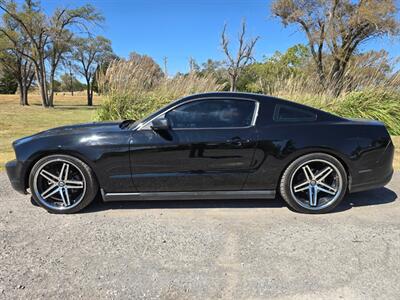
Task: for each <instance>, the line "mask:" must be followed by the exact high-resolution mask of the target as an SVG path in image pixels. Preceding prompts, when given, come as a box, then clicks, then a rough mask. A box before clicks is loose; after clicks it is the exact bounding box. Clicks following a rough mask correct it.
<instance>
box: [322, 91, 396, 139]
mask: <svg viewBox="0 0 400 300" xmlns="http://www.w3.org/2000/svg"><path fill="white" fill-rule="evenodd" d="M326 109H327V110H328V111H331V112H332V113H335V114H337V115H339V116H343V117H348V118H363V119H374V120H379V121H382V122H383V123H385V125H386V127H387V128H388V130H389V132H390V133H391V134H393V135H400V93H399V92H396V91H383V90H366V91H362V92H352V93H350V94H348V95H346V96H344V97H343V98H342V99H339V101H335V102H331V103H330V104H329V105H327V107H326Z"/></svg>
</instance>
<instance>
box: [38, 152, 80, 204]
mask: <svg viewBox="0 0 400 300" xmlns="http://www.w3.org/2000/svg"><path fill="white" fill-rule="evenodd" d="M33 183H34V184H33V189H34V191H33V192H34V193H35V194H36V196H37V198H38V199H39V201H41V202H42V203H43V204H44V205H45V206H47V207H50V208H52V209H56V210H64V209H70V208H73V207H75V206H77V205H78V204H79V203H80V202H81V201H82V199H83V197H84V196H85V192H86V180H85V177H84V176H83V173H82V171H81V170H80V169H79V168H78V167H77V166H76V165H75V164H73V163H71V162H69V161H66V160H63V159H54V160H50V161H48V162H46V163H45V164H43V165H42V166H40V168H39V169H38V170H37V171H36V173H35V175H34V179H33Z"/></svg>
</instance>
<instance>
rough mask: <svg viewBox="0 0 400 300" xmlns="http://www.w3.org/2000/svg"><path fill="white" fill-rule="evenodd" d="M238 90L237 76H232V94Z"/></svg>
mask: <svg viewBox="0 0 400 300" xmlns="http://www.w3.org/2000/svg"><path fill="white" fill-rule="evenodd" d="M236 89H237V75H231V89H230V91H231V92H235V91H236Z"/></svg>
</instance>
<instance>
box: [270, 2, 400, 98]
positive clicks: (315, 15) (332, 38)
mask: <svg viewBox="0 0 400 300" xmlns="http://www.w3.org/2000/svg"><path fill="white" fill-rule="evenodd" d="M396 12H397V8H396V4H395V1H394V0H366V1H362V0H359V1H352V0H276V1H274V3H273V4H272V13H273V14H274V15H275V16H277V17H279V18H281V20H282V22H283V24H284V25H288V24H298V25H299V26H300V28H301V29H302V30H303V31H304V32H305V34H306V37H307V39H308V46H309V49H310V52H311V54H312V57H313V60H314V62H315V65H316V71H317V74H318V77H319V81H320V84H321V87H322V88H324V89H326V88H330V89H331V90H332V91H333V93H334V95H336V96H337V95H339V94H340V92H341V91H342V89H343V80H344V75H345V73H346V68H347V66H348V64H349V61H350V59H351V57H352V56H353V55H354V54H355V53H356V50H357V47H358V46H359V45H360V44H361V43H362V42H364V41H366V40H369V39H371V38H374V37H378V36H383V35H388V34H393V35H395V34H398V32H399V24H398V22H397V20H396ZM326 54H328V55H329V56H331V57H333V60H326V59H325V56H326Z"/></svg>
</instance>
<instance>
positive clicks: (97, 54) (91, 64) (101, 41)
mask: <svg viewBox="0 0 400 300" xmlns="http://www.w3.org/2000/svg"><path fill="white" fill-rule="evenodd" d="M111 54H112V48H111V41H110V40H108V39H106V38H104V37H102V36H97V37H95V38H92V37H89V38H87V39H83V38H78V39H76V40H75V47H74V49H73V57H74V59H75V60H76V61H77V62H78V65H77V66H76V67H77V70H78V72H79V73H80V74H81V75H82V76H83V77H84V78H85V80H86V93H87V104H88V105H89V106H92V105H93V89H94V87H93V86H94V84H93V83H94V77H95V74H96V70H97V68H98V67H99V66H100V65H101V64H102V63H103V62H104V61H106V60H107V58H108V57H110V56H111Z"/></svg>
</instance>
